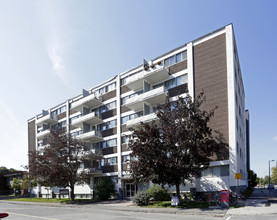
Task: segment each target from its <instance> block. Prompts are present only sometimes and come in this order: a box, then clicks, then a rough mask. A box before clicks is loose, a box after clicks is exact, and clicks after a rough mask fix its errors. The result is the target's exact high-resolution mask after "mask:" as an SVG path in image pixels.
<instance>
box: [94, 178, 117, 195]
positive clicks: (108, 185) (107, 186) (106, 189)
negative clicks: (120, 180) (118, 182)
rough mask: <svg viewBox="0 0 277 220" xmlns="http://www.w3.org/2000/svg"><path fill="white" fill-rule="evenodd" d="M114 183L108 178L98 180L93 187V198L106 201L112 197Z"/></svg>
mask: <svg viewBox="0 0 277 220" xmlns="http://www.w3.org/2000/svg"><path fill="white" fill-rule="evenodd" d="M114 187H115V186H114V182H113V181H112V179H111V178H110V177H101V178H99V179H98V180H97V181H96V183H95V186H94V190H95V197H96V199H98V200H108V199H110V198H111V196H113V195H114V193H115V189H114Z"/></svg>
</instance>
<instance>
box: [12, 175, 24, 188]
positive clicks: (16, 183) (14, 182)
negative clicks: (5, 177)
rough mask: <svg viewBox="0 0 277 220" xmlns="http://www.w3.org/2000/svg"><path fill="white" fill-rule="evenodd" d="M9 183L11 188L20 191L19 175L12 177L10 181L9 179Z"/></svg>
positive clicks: (20, 181)
mask: <svg viewBox="0 0 277 220" xmlns="http://www.w3.org/2000/svg"><path fill="white" fill-rule="evenodd" d="M10 185H11V188H12V189H14V190H18V191H20V190H21V189H23V188H22V179H21V178H19V177H17V178H16V177H14V178H13V179H12V180H11V181H10Z"/></svg>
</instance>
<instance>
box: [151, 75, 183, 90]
mask: <svg viewBox="0 0 277 220" xmlns="http://www.w3.org/2000/svg"><path fill="white" fill-rule="evenodd" d="M187 81H188V76H187V74H185V75H182V76H178V77H176V78H172V79H170V80H167V81H165V82H162V83H159V84H157V85H154V86H153V89H156V88H158V87H161V86H165V87H166V88H167V89H171V88H174V87H176V86H179V85H182V84H185V83H187Z"/></svg>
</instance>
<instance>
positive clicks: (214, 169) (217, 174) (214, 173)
mask: <svg viewBox="0 0 277 220" xmlns="http://www.w3.org/2000/svg"><path fill="white" fill-rule="evenodd" d="M220 171H221V168H220V167H213V176H220Z"/></svg>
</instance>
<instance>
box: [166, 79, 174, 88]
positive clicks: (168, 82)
mask: <svg viewBox="0 0 277 220" xmlns="http://www.w3.org/2000/svg"><path fill="white" fill-rule="evenodd" d="M174 86H175V78H173V79H170V80H168V81H166V82H165V87H166V88H167V89H170V88H173V87H174Z"/></svg>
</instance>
